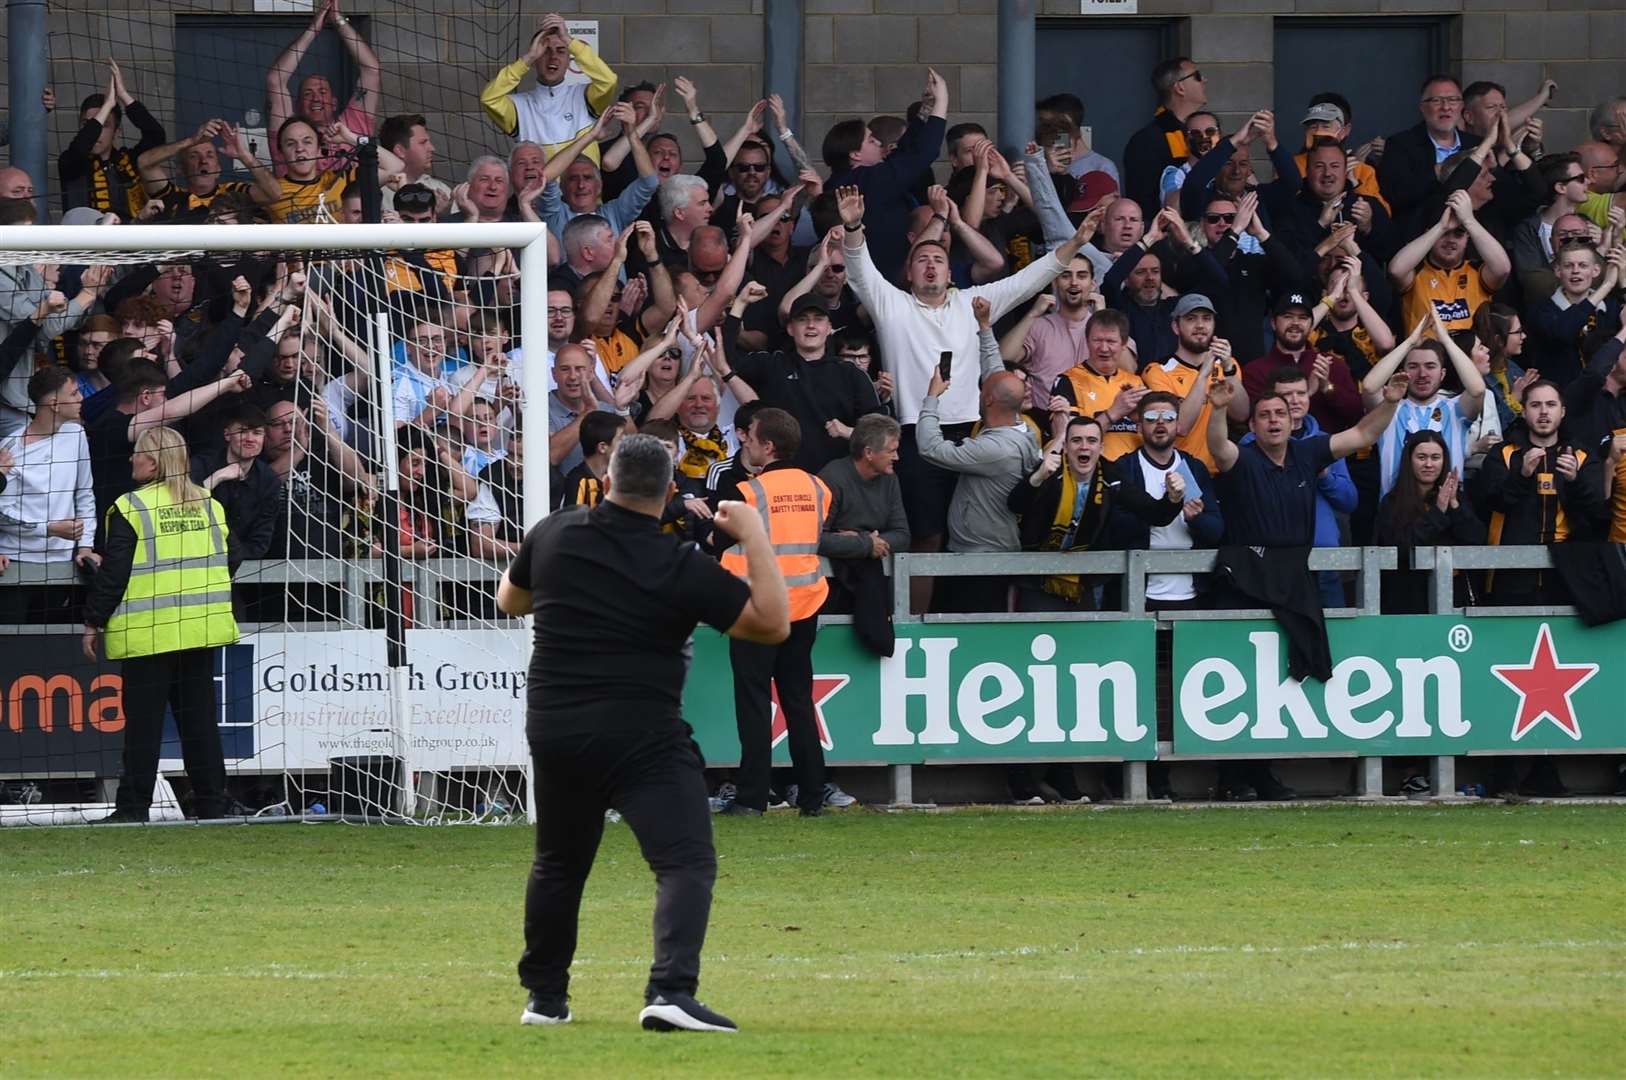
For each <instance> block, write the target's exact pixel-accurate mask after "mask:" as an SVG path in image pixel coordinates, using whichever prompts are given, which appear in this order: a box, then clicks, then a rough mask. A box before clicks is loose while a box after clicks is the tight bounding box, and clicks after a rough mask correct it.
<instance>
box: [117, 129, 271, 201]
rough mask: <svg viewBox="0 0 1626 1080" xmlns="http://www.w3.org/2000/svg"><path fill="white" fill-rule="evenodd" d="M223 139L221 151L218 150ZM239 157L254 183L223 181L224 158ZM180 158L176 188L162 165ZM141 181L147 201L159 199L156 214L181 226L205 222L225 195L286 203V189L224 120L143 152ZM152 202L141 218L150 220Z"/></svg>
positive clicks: (138, 165)
mask: <svg viewBox="0 0 1626 1080" xmlns="http://www.w3.org/2000/svg"><path fill="white" fill-rule="evenodd" d="M217 137H218V138H219V139H220V141H221V144H222V145H221V146H220V147H218V148H217V147H216V146H215V139H216V138H217ZM222 156H225V157H227V158H236V159H237V160H238V161H239V162H241V163H242V165H243V167H244V168H246V169H247V170H248V171H249V174H250V175H251V176H252V177H253V178H254V182H253V183H252V184H245V183H243V182H241V181H238V180H225V181H223V180H221V179H220V176H221V172H222V171H223V170H222V168H221V161H220V159H221V157H222ZM177 157H178V158H180V162H181V179H180V182H179V183H176V182H175V181H174V180H172V179H171V178H170V177H169V174H168V173H167V172H166V170H165V169H164V168H163V164H164V162H166V161H168V160H170V159H171V158H177ZM136 167H137V168H138V169H140V171H141V181H142V183H143V184H144V185H146V189H147V198H148V199H149V200H157V201H158V203H159V206H158V208H157V210H156V211H155V214H158V213H161V214H162V215H163V216H165V217H168V218H173V219H176V220H182V221H191V220H196V221H202V220H203V219H204V217H205V216H206V215H207V211H208V209H209V206H210V205H211V204H212V203H213V202H214V201H215V199H217V198H219V197H220V196H221V195H232V194H240V195H244V196H247V195H250V194H251V192H252V193H258V195H259V197H260V199H261V201H265V202H275V201H276V200H277V199H280V198H282V188H281V186H280V185H279V184H278V183H277V178H276V176H275V175H273V174H272V172H271V170H270V169H269V168H267V167H266V165H265V164H264V163H263V162H261V161H260V159H259V158H258V157H256V156H255V155H254V154H253V152H252V151H250V150H249V148H248V147H247V146H246V145H245V144H244V142H243V136H242V132H241V131H239V130H238V129H237V128H234V127H232V126H231V125H230V124H228V123H227V122H226V121H224V120H220V119H214V120H208V121H205V122H204V124H203V125H202V126H201V127H199V128H198V130H197V131H195V132H193V133H192V134H191V135H188V136H187V137H186V138H184V139H181V140H180V141H179V142H172V143H166V144H164V145H163V146H155V147H153V148H152V149H151V150H148V151H145V152H144V153H142V155H141V156H140V157H139V158H137V159H136ZM152 209H153V206H152V203H151V202H149V203H148V204H147V205H146V206H144V207H142V209H141V214H140V218H141V219H142V220H145V219H147V218H148V217H149V216H151V215H149V213H148V211H149V210H152Z"/></svg>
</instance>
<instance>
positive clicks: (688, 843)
mask: <svg viewBox="0 0 1626 1080" xmlns="http://www.w3.org/2000/svg"><path fill="white" fill-rule="evenodd" d="M607 479H608V481H609V485H608V489H607V491H606V493H605V496H604V500H605V501H604V502H602V503H600V504H599V505H598V506H595V507H593V508H592V509H590V510H572V511H566V512H563V513H559V514H555V515H553V516H551V517H548V518H545V519H544V520H543V521H542V522H540V523H539V524H538V525H536V526H535V527H534V528H533V529H531V531H530V532H529V533H527V534H526V536H525V539H524V541H523V543H521V545H520V549H519V554H518V555H516V556H515V558H514V563H513V565H512V566H510V567H509V568H508V573H507V574H506V575H504V577H503V579H502V581H501V582H500V584H499V585H498V588H497V603H498V605H499V606H500V607H501V608H502V610H503V611H505V612H507V613H508V614H510V615H525V614H534V615H535V617H536V618H535V628H536V629H535V640H534V644H533V648H532V652H531V667H530V675H529V678H528V681H527V698H526V723H525V728H526V732H525V733H526V737H527V738H528V739H529V740H530V744H531V760H532V769H533V775H534V777H535V781H536V858H535V861H534V862H533V863H532V866H531V876H530V882H529V885H528V887H527V889H526V892H525V952H524V954H523V955H522V956H521V957H520V961H519V977H520V982H521V983H522V984H523V985H524V986H525V988H526V989H527V990H529V991H530V997H529V999H528V1000H527V1002H526V1005H525V1011H524V1013H523V1014H521V1016H520V1022H521V1023H522V1024H563V1023H568V1022H569V1021H570V1019H571V1015H570V1005H569V996H568V994H567V990H568V987H569V981H570V962H571V959H572V957H573V956H574V954H575V951H576V923H577V916H578V914H579V912H580V908H581V898H582V887H583V885H584V884H586V881H587V875H588V872H589V871H591V870H592V867H593V858H594V856H595V854H596V853H597V851H598V845H599V840H600V838H601V837H602V836H603V832H604V811H605V810H606V809H607V808H609V807H614V808H615V809H616V810H618V811H619V812H620V813H621V815H622V817H623V818H624V819H625V820H626V822H627V824H628V825H630V826H631V827H632V831H633V835H635V836H636V837H637V838H638V845H639V847H640V849H641V850H642V851H643V854H644V858H645V859H646V860H647V861H648V863H649V865H650V868H651V869H652V870H654V871H655V883H656V895H655V962H654V965H653V966H652V967H651V968H650V973H649V983H648V986H647V987H646V989H645V991H644V999H645V1007H644V1009H643V1011H642V1012H641V1013H639V1021H640V1022H641V1023H642V1025H643V1026H644V1028H646V1029H648V1030H653V1031H679V1030H681V1031H735V1030H737V1028H736V1026H735V1024H734V1022H733V1021H732V1020H729V1019H728V1018H727V1017H726V1016H723V1015H721V1014H719V1013H715V1012H713V1011H711V1010H710V1009H708V1008H706V1007H705V1006H704V1005H701V1004H700V1003H699V1002H697V1001H696V1000H695V998H694V995H695V991H696V989H697V987H698V985H699V980H700V948H701V945H702V944H703V943H704V941H705V937H706V922H707V919H708V918H709V916H710V913H711V891H712V885H713V883H714V882H715V881H716V878H717V855H716V852H715V850H714V849H713V847H712V840H711V812H710V807H709V805H708V804H707V801H706V784H705V777H704V774H703V769H704V767H705V765H704V762H703V761H702V760H701V758H700V752H699V748H698V747H696V746H695V744H694V740H693V737H692V735H693V733H692V731H691V730H690V728H689V725H688V724H686V723H684V721H683V714H682V695H683V678H684V673H685V663H684V657H683V646H684V643H685V642H686V641H687V640H688V639H689V636H690V634H692V633H693V631H694V628H695V624H696V623H698V622H704V623H706V624H707V625H708V626H711V627H714V628H716V629H717V630H720V631H723V632H725V633H727V634H728V635H729V636H730V637H734V638H739V639H741V640H745V641H753V642H759V643H762V644H777V643H778V642H781V641H784V640H785V638H786V637H788V636H789V634H790V621H789V615H788V606H787V604H788V602H787V599H786V592H785V581H784V578H783V577H782V576H781V575H780V573H779V566H778V563H777V562H776V561H775V558H774V553H773V549H772V548H771V547H770V546H769V543H768V536H767V532H766V530H765V528H764V526H763V524H762V518H761V517H760V516H759V515H758V514H757V513H756V511H754V510H752V509H751V508H750V507H747V506H745V505H744V504H743V503H738V502H724V503H722V504H721V505H719V507H718V509H717V513H716V516H715V517H714V518H713V522H714V524H715V525H716V526H717V527H718V528H720V529H722V530H723V531H724V532H726V533H728V534H729V535H730V536H732V537H734V539H735V540H737V541H738V542H739V543H740V545H741V546H742V547H743V548H744V550H745V556H746V560H747V563H748V571H747V575H748V576H747V577H746V578H745V579H743V580H742V579H741V578H738V577H735V576H734V575H733V574H730V573H729V572H728V571H726V570H724V569H723V568H722V567H720V566H718V565H717V563H715V562H714V561H712V560H711V559H710V558H708V557H707V556H706V555H704V554H702V553H701V551H700V549H699V548H698V547H696V546H695V545H694V544H684V543H680V542H679V541H678V539H677V538H676V537H674V536H671V535H670V534H667V533H664V532H662V531H661V527H660V518H661V512H662V511H663V510H664V509H665V507H666V503H667V500H668V499H669V498H670V497H671V494H672V492H673V491H674V490H675V488H674V485H673V483H672V458H671V455H670V453H669V452H668V451H667V449H666V447H665V446H664V445H662V443H661V442H660V440H659V439H656V438H654V437H653V436H650V435H628V436H626V437H624V438H623V439H621V440H620V441H619V442H618V443H617V444H616V448H615V452H614V454H613V455H612V456H611V458H610V471H609V476H608V478H607Z"/></svg>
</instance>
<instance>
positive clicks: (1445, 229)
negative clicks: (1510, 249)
mask: <svg viewBox="0 0 1626 1080" xmlns="http://www.w3.org/2000/svg"><path fill="white" fill-rule="evenodd" d="M1385 160H1388V159H1387V158H1385ZM1385 190H1387V188H1385ZM1469 240H1472V241H1473V246H1474V250H1475V252H1477V253H1478V255H1479V259H1480V263H1479V265H1478V266H1474V265H1473V264H1472V263H1470V262H1468V242H1469ZM1512 271H1513V264H1512V262H1511V261H1510V260H1509V259H1508V255H1507V249H1506V248H1504V247H1502V245H1501V244H1499V243H1497V242H1496V238H1495V237H1494V236H1492V235H1491V234H1490V233H1489V232H1487V231H1485V227H1484V226H1483V225H1481V224H1480V223H1479V222H1478V221H1477V220H1476V219H1475V218H1474V210H1473V204H1472V202H1471V201H1470V200H1469V196H1468V193H1467V192H1466V191H1453V192H1452V193H1451V195H1450V196H1449V197H1448V198H1447V199H1446V201H1445V213H1443V214H1441V215H1440V220H1439V221H1437V222H1435V224H1434V227H1433V228H1431V229H1428V230H1427V231H1425V232H1424V233H1422V234H1421V235H1420V236H1418V237H1417V239H1415V240H1413V241H1412V242H1411V243H1409V244H1407V245H1406V246H1405V247H1403V248H1401V249H1400V250H1399V251H1397V252H1395V256H1394V258H1392V259H1390V260H1389V278H1390V280H1391V281H1393V282H1394V286H1395V289H1396V290H1397V291H1398V292H1399V293H1400V294H1401V301H1400V321H1401V325H1403V326H1413V325H1416V323H1417V322H1418V320H1420V319H1424V318H1427V317H1428V312H1429V310H1430V309H1432V310H1433V311H1435V312H1437V313H1438V314H1439V317H1440V320H1441V322H1443V323H1444V324H1445V329H1446V330H1447V331H1457V330H1468V329H1471V328H1472V326H1473V319H1474V312H1475V311H1478V310H1479V305H1480V304H1483V303H1485V302H1486V301H1488V300H1489V299H1490V298H1491V296H1492V294H1493V293H1495V292H1496V290H1497V289H1500V288H1501V287H1502V284H1503V283H1504V282H1505V281H1507V278H1508V275H1509V274H1510V273H1512Z"/></svg>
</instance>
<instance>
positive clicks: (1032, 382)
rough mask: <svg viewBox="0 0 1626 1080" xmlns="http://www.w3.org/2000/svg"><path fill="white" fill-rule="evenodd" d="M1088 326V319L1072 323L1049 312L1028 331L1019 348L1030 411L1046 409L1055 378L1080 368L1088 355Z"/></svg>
mask: <svg viewBox="0 0 1626 1080" xmlns="http://www.w3.org/2000/svg"><path fill="white" fill-rule="evenodd" d="M1089 325H1090V320H1089V317H1088V316H1085V317H1084V318H1083V319H1080V320H1079V321H1078V322H1073V321H1071V320H1069V319H1066V318H1063V317H1062V314H1061V312H1059V311H1052V312H1051V313H1050V314H1048V315H1046V316H1045V317H1044V318H1042V319H1039V320H1037V321H1036V322H1034V324H1033V325H1032V326H1031V327H1029V328H1028V336H1027V340H1026V341H1024V342H1023V344H1022V352H1023V361H1022V367H1023V368H1025V369H1026V370H1027V372H1028V380H1027V384H1028V405H1029V407H1030V408H1035V409H1040V410H1043V409H1046V408H1048V407H1049V405H1050V390H1051V387H1053V386H1054V385H1055V383H1056V377H1057V376H1058V375H1060V374H1061V373H1062V372H1064V371H1067V370H1069V369H1071V368H1075V367H1077V366H1078V365H1079V364H1082V363H1083V362H1084V360H1085V358H1086V357H1088V356H1089V355H1090V347H1089V345H1088V343H1087V342H1086V341H1085V340H1084V333H1085V330H1086V329H1087V328H1088V327H1089Z"/></svg>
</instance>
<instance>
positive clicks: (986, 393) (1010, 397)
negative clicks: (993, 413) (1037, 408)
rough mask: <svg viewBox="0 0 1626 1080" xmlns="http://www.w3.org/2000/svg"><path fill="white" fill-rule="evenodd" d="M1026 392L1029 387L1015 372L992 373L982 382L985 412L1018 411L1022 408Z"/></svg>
mask: <svg viewBox="0 0 1626 1080" xmlns="http://www.w3.org/2000/svg"><path fill="white" fill-rule="evenodd" d="M1026 393H1027V387H1026V386H1025V385H1023V383H1022V377H1021V376H1020V375H1018V374H1016V373H1015V372H1012V371H1001V372H999V373H998V374H996V375H990V376H989V377H988V379H987V380H986V381H985V382H984V383H983V384H982V404H983V412H984V413H987V412H988V411H990V410H997V411H1004V412H1017V411H1019V410H1020V409H1021V408H1022V400H1023V397H1024V396H1025V394H1026Z"/></svg>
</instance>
